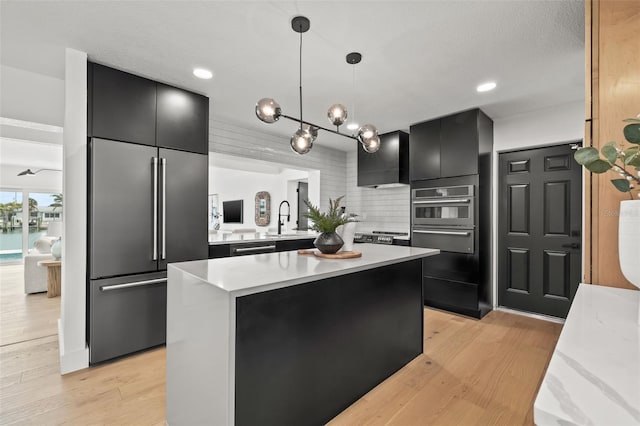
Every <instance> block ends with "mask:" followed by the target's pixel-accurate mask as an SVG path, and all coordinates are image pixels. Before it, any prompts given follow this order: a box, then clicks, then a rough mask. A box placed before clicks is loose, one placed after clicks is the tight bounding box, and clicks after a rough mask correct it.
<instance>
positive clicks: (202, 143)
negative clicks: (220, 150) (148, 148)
mask: <svg viewBox="0 0 640 426" xmlns="http://www.w3.org/2000/svg"><path fill="white" fill-rule="evenodd" d="M157 105H158V110H157V117H158V119H157V127H156V133H157V135H156V144H157V145H158V146H159V147H163V148H173V149H179V150H183V151H190V152H197V153H200V154H206V153H207V152H208V150H209V146H208V139H209V138H208V133H209V98H207V97H206V96H202V95H198V94H196V93H191V92H187V91H186V90H182V89H178V88H176V87H171V86H167V85H166V84H161V83H158V85H157Z"/></svg>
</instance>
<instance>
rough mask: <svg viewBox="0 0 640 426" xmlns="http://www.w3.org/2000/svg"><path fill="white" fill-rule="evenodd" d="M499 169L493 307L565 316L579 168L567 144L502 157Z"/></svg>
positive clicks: (574, 250)
mask: <svg viewBox="0 0 640 426" xmlns="http://www.w3.org/2000/svg"><path fill="white" fill-rule="evenodd" d="M499 167H500V169H499V194H498V197H499V219H498V222H499V223H498V302H499V305H501V306H504V307H508V308H513V309H518V310H522V311H528V312H535V313H540V314H545V315H552V316H556V317H562V318H565V317H566V316H567V313H568V312H569V306H570V305H571V301H572V300H573V297H574V295H575V293H576V290H577V288H578V283H579V282H580V277H581V259H582V251H581V248H580V243H581V230H582V204H581V199H582V173H581V167H580V165H579V164H577V163H576V162H575V161H574V160H573V150H572V149H571V146H570V145H558V146H552V147H545V148H536V149H529V150H523V151H515V152H507V153H502V154H500V156H499Z"/></svg>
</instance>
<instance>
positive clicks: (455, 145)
mask: <svg viewBox="0 0 640 426" xmlns="http://www.w3.org/2000/svg"><path fill="white" fill-rule="evenodd" d="M492 129H493V124H492V121H491V119H490V118H489V117H487V116H486V115H485V114H484V113H483V112H482V111H480V110H479V109H473V110H469V111H463V112H460V113H457V114H453V115H449V116H446V117H441V118H437V119H435V120H430V121H425V122H422V123H418V124H414V125H413V126H411V136H410V138H409V152H410V176H411V180H412V181H416V180H423V179H434V178H441V177H456V176H468V175H475V174H478V173H479V167H481V166H480V161H481V159H480V156H481V155H482V154H483V153H484V152H485V151H486V148H487V147H491V146H492V144H493V142H492V141H493V130H492Z"/></svg>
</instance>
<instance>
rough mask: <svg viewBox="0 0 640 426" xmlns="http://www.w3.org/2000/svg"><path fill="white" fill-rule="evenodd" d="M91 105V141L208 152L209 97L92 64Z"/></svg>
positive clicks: (89, 92)
mask: <svg viewBox="0 0 640 426" xmlns="http://www.w3.org/2000/svg"><path fill="white" fill-rule="evenodd" d="M87 101H88V117H87V134H88V135H89V136H90V137H98V138H103V139H110V140H117V141H122V142H131V143H138V144H143V145H150V146H158V147H162V148H172V149H177V150H181V151H188V152H196V153H200V154H207V152H208V145H209V142H208V139H209V138H208V128H209V98H207V97H206V96H202V95H198V94H196V93H193V92H189V91H187V90H183V89H179V88H176V87H172V86H168V85H166V84H162V83H157V82H155V81H152V80H148V79H146V78H142V77H138V76H136V75H133V74H129V73H126V72H123V71H119V70H115V69H113V68H109V67H106V66H103V65H99V64H93V63H89V65H88V99H87Z"/></svg>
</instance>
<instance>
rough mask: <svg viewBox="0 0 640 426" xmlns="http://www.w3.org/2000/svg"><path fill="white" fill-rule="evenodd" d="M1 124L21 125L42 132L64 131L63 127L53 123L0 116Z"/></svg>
mask: <svg viewBox="0 0 640 426" xmlns="http://www.w3.org/2000/svg"><path fill="white" fill-rule="evenodd" d="M0 125H2V126H12V127H21V128H23V129H31V130H40V131H42V132H51V133H62V130H63V128H62V127H60V126H54V125H51V124H42V123H36V122H33V121H25V120H16V119H15V118H7V117H0Z"/></svg>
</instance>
